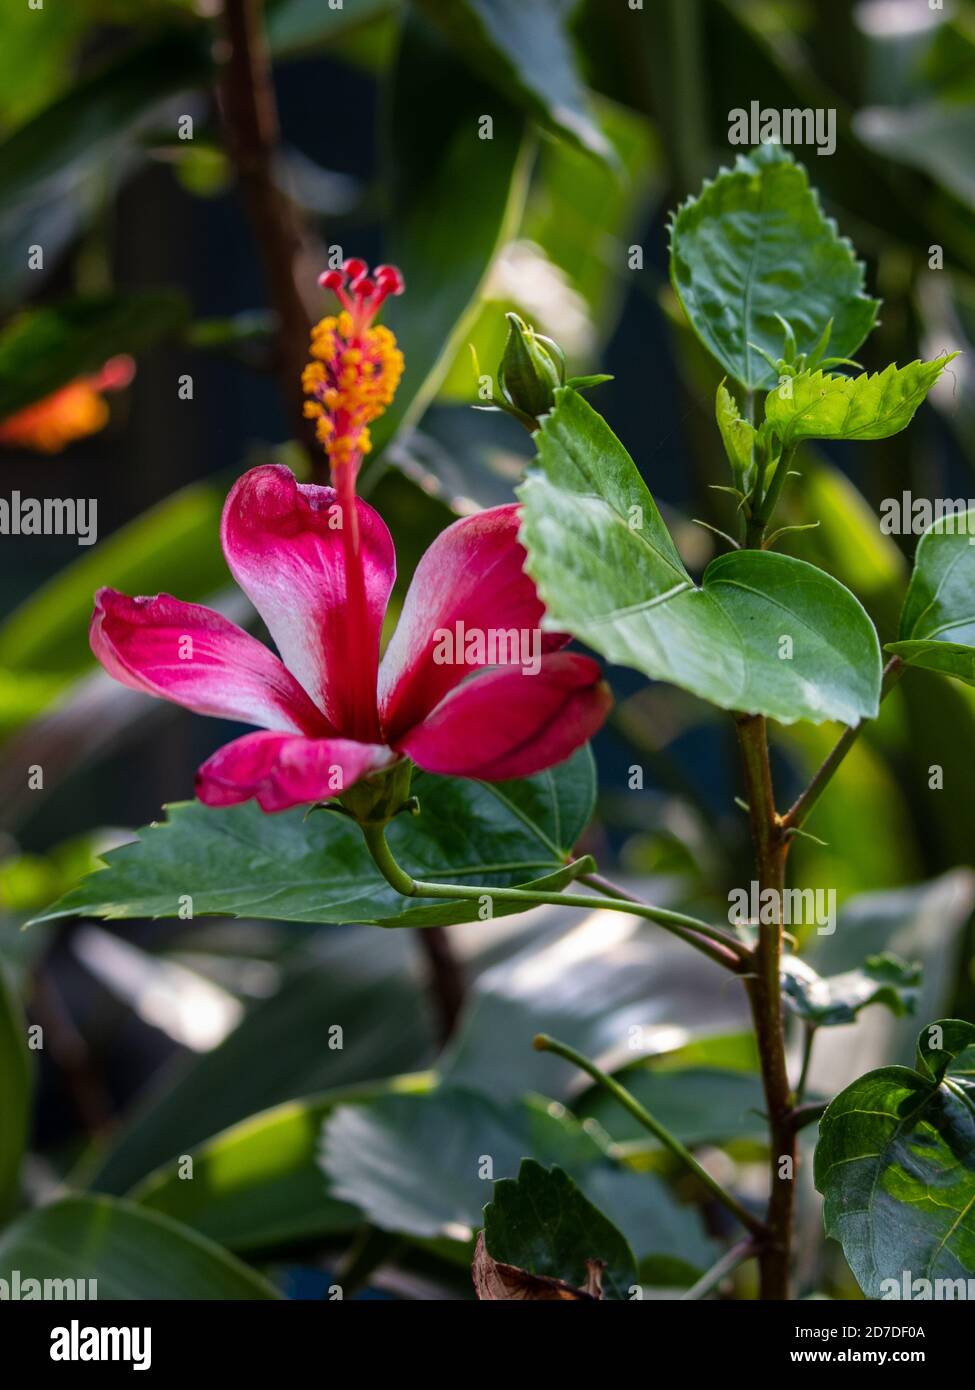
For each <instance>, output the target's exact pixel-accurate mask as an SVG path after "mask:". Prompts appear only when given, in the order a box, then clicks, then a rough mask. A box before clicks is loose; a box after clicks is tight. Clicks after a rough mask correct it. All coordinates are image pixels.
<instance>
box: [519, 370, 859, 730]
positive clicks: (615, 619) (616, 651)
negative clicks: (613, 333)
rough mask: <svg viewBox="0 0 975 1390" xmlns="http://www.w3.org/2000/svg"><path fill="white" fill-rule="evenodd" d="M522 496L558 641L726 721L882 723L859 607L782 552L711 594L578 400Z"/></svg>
mask: <svg viewBox="0 0 975 1390" xmlns="http://www.w3.org/2000/svg"><path fill="white" fill-rule="evenodd" d="M557 401H558V404H557V407H556V409H555V410H554V411H553V412H552V413H551V414H550V415H549V416H547V417H546V419H545V421H544V424H543V426H542V429H541V430H540V431H539V433H538V435H537V436H536V438H537V441H538V464H539V465H540V467H539V468H538V469H535V470H533V471H532V472H530V473H529V475H528V478H527V479H526V481H525V483H524V484H523V485H522V487H521V488H520V489H519V497H520V499H521V501H522V503H523V507H524V512H523V523H522V529H521V540H522V544H523V545H524V546H525V548H526V550H527V551H528V560H527V563H526V568H527V570H528V572H529V574H531V576H532V578H533V579H534V580H535V583H536V584H537V586H538V591H539V593H540V595H541V597H542V599H543V600H544V602H545V605H546V608H547V611H548V621H549V622H550V623H551V624H552V627H553V628H559V629H562V630H565V631H568V632H571V633H572V635H573V636H575V637H578V638H579V639H580V640H581V641H584V642H586V643H587V644H588V645H589V646H590V647H592V648H594V649H595V650H596V651H598V652H599V653H601V655H603V656H604V657H606V658H607V660H609V661H613V662H617V663H619V664H620V665H623V666H632V667H634V668H635V669H636V670H638V671H642V672H643V674H644V675H646V676H649V677H650V678H651V679H654V680H666V681H670V682H671V683H672V684H674V685H678V686H681V687H682V688H683V689H685V690H690V691H692V692H693V693H694V694H695V695H700V696H701V697H702V698H704V699H705V700H709V701H710V702H711V703H712V704H716V705H719V706H720V707H721V708H723V709H734V710H744V711H748V712H750V713H754V714H765V715H768V716H770V717H772V718H774V719H778V720H781V721H782V722H783V723H786V724H789V723H792V722H794V721H795V720H797V719H808V720H811V721H812V722H813V723H816V724H818V723H822V722H823V721H824V720H827V719H838V720H842V721H843V722H844V723H846V724H854V723H856V722H857V721H858V720H860V719H864V718H873V717H875V716H876V713H877V706H878V700H879V693H880V675H881V662H880V648H879V644H878V642H877V635H876V632H875V631H874V628H873V624H872V623H871V621H870V619H869V618H868V617H867V614H866V613H865V612H864V610H863V608H862V606H861V605H860V603H859V602H858V601H857V599H856V598H854V596H853V595H852V594H851V593H850V592H849V590H848V589H845V588H844V587H843V585H842V584H840V583H838V582H837V580H835V579H833V578H831V576H830V575H828V574H826V573H825V572H824V571H822V570H818V569H816V568H815V567H814V566H812V565H807V564H805V563H803V562H802V561H800V560H794V559H791V558H789V557H788V556H785V555H779V554H774V553H773V552H771V551H756V550H747V551H746V550H741V551H734V552H733V553H731V554H727V555H720V556H719V557H718V558H717V559H715V560H713V561H712V562H711V564H710V565H709V566H708V568H707V570H706V571H705V573H704V576H703V579H702V581H701V584H700V586H696V585H695V584H694V583H693V581H692V580H691V578H690V576H689V575H688V573H687V571H686V569H685V568H684V565H683V563H682V561H681V559H680V556H679V555H678V553H677V550H676V548H675V546H674V543H673V540H672V539H671V537H670V534H669V532H668V531H667V528H666V527H665V525H664V523H663V520H662V518H661V516H660V513H659V511H658V510H657V507H656V504H655V502H654V500H653V498H652V497H651V495H650V492H649V491H648V489H647V487H646V484H645V483H644V482H643V479H642V478H641V477H640V475H639V473H638V472H637V470H636V467H635V465H634V463H633V460H632V459H631V458H630V456H629V454H627V452H626V450H625V449H624V448H623V446H622V444H621V443H620V442H619V440H618V439H617V438H616V436H615V435H614V434H613V432H612V431H611V430H610V428H609V426H608V425H607V424H606V422H605V421H604V420H603V419H602V418H601V417H600V416H599V415H597V413H596V412H595V411H594V410H593V409H592V407H591V406H589V405H588V404H587V403H586V402H585V401H584V400H583V399H582V398H581V397H580V396H578V395H576V394H575V393H573V392H572V391H569V390H562V391H560V392H558V393H557Z"/></svg>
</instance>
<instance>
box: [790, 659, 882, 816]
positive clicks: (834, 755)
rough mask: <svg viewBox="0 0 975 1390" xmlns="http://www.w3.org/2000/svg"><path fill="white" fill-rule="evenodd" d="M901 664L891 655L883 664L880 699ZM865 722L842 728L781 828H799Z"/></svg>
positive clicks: (854, 741) (862, 720)
mask: <svg viewBox="0 0 975 1390" xmlns="http://www.w3.org/2000/svg"><path fill="white" fill-rule="evenodd" d="M904 669H905V667H904V663H903V661H902V660H901V658H900V657H899V656H892V657H891V658H890V660H889V661H888V662H887V665H886V666H885V667H884V677H883V683H882V685H881V687H880V698H881V700H883V699H885V698H886V697H887V695H888V694H889V692H890V691H891V690H892V689H893V687H894V686H895V685H896V684H897V682H898V681H899V680H900V678H901V676H902V675H903V674H904ZM866 723H867V721H866V720H865V719H861V721H860V723H859V724H851V725H850V727H849V728H848V729H845V730H844V731H843V733H842V734H841V735H840V737H839V739H838V740H837V741H836V743H835V744H834V746H833V748H832V750H831V751H830V752H829V753H828V754H827V756H826V757H825V758H824V760H823V762H822V763H821V765H820V767H819V768H818V770H817V771H816V772H815V774H814V775H813V778H812V780H811V782H810V783H809V785H808V787H807V788H806V790H805V791H804V792H803V793H802V795H801V796H799V797H798V798H797V799H796V801H795V802H794V803H793V804H792V806H791V807H790V808H789V810H788V811H786V813H785V815H784V816H783V817H782V828H783V829H784V830H798V829H799V828H800V826H801V825H802V824H803V822H804V821H805V820H806V818H807V817H808V815H809V812H810V811H811V810H812V808H813V807H814V806H815V804H816V802H817V801H818V800H819V798H820V797H821V796H822V794H823V792H824V791H825V790H826V788H827V787H828V786H829V784H830V782H831V780H832V778H833V775H834V773H835V772H836V770H837V768H838V767H839V765H840V763H841V762H842V761H843V759H844V758H845V757H846V755H847V753H849V751H850V749H851V748H852V747H853V745H854V743H856V741H857V739H858V738H859V736H860V731H861V730H862V729H863V727H864V725H865V724H866Z"/></svg>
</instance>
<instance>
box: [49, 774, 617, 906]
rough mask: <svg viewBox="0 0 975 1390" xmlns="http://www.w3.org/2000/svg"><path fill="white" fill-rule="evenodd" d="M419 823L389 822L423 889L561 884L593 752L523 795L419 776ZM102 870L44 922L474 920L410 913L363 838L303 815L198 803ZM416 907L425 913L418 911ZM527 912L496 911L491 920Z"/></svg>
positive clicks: (535, 781)
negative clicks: (184, 917) (185, 913)
mask: <svg viewBox="0 0 975 1390" xmlns="http://www.w3.org/2000/svg"><path fill="white" fill-rule="evenodd" d="M413 791H414V793H415V794H416V795H417V796H418V797H419V800H420V814H419V815H417V816H400V817H398V818H397V819H396V820H394V821H393V822H391V824H390V827H389V831H388V839H389V842H390V846H391V848H392V850H393V854H394V855H395V856H396V858H397V860H398V861H399V862H400V863H401V864H402V865H403V867H404V868H405V869H406V870H407V872H408V873H410V874H412V875H413V876H414V877H415V878H423V879H426V880H428V881H431V880H432V881H439V882H450V881H451V880H458V881H459V882H461V883H471V882H474V883H484V884H487V885H488V886H491V885H497V886H503V885H510V884H517V883H521V884H523V883H527V882H532V883H542V882H544V886H545V888H546V889H552V888H558V887H560V886H562V885H564V883H565V882H566V881H567V880H566V876H565V872H564V865H565V862H566V860H567V859H568V858H569V857H570V854H571V849H572V846H573V844H574V843H575V841H576V839H577V838H578V836H579V835H580V834H581V833H582V831H583V829H584V828H585V825H586V823H587V821H588V820H589V816H590V815H591V813H592V804H593V794H594V771H593V763H592V755H591V754H590V752H589V749H588V748H583V749H581V750H580V751H579V752H578V753H576V754H575V755H574V756H573V757H572V758H570V759H569V760H568V762H565V763H562V764H561V766H559V767H556V768H552V769H550V770H549V771H548V772H543V773H539V774H538V776H536V777H530V778H526V779H524V780H520V781H515V782H496V783H490V784H488V783H486V782H472V781H467V780H464V779H462V778H451V777H432V776H430V775H428V774H425V773H418V774H417V775H416V776H415V777H414V781H413ZM168 811H169V819H168V820H167V821H165V822H164V823H163V824H161V825H160V824H156V825H153V826H149V827H147V828H145V829H143V830H142V831H141V832H140V838H139V839H138V840H137V841H136V842H135V843H134V844H129V845H123V846H122V847H121V848H120V849H117V850H112V851H111V852H110V853H109V854H107V855H106V856H105V862H106V865H107V867H106V868H104V869H100V870H99V871H98V872H97V873H94V874H91V875H89V877H88V878H86V879H84V880H83V881H82V883H81V884H79V886H78V887H77V888H75V889H74V890H73V891H72V892H70V893H68V894H67V895H66V896H65V897H63V898H61V899H60V900H59V901H58V902H57V903H55V904H54V905H53V906H52V907H51V908H49V909H48V910H47V911H46V912H45V913H43V914H41V916H40V917H38V918H36V919H35V920H37V921H46V920H53V919H54V918H57V917H74V916H79V915H80V916H88V917H105V918H109V919H117V918H124V917H176V916H178V915H179V913H180V903H181V901H182V899H183V895H184V894H187V893H188V894H190V895H191V897H192V899H193V912H194V915H195V916H197V917H200V916H204V915H212V914H214V913H218V914H220V915H226V916H231V917H239V916H246V917H263V918H271V919H273V920H275V921H279V922H281V921H283V922H367V923H376V924H378V925H379V926H387V927H391V926H434V925H436V924H444V923H448V922H467V921H474V920H476V919H477V916H478V911H479V904H478V902H477V899H471V900H469V901H460V900H458V901H446V902H435V903H432V904H431V903H429V902H428V903H426V904H423V905H413V904H412V900H410V899H407V898H403V897H401V896H400V895H399V894H398V893H397V892H396V891H395V890H394V889H393V888H391V887H390V886H389V884H388V883H387V882H386V880H385V879H384V878H383V877H382V876H381V875H380V873H379V871H378V869H377V868H376V867H375V865H374V864H373V862H372V860H371V858H370V857H369V854H368V851H367V850H366V847H365V843H364V841H363V838H362V832H361V831H360V830H359V827H358V826H357V825H356V824H354V822H352V821H351V820H348V819H347V818H346V817H343V816H338V815H335V814H334V813H332V812H329V811H318V812H315V813H313V814H311V815H308V814H307V808H304V807H298V808H296V809H295V810H294V811H285V812H282V813H281V814H279V815H273V816H269V815H265V814H264V812H263V811H261V810H260V808H259V807H258V806H256V805H255V804H253V803H246V804H244V805H240V806H231V807H226V808H222V809H220V810H215V809H213V808H211V807H207V806H203V805H202V804H201V803H200V802H198V801H183V802H178V803H176V804H175V805H173V806H170V807H169V808H168ZM417 901H419V900H417ZM506 910H508V911H521V910H523V906H522V905H521V904H518V903H505V904H501V903H498V904H497V905H496V915H498V916H501V915H503V914H504V912H505V911H506Z"/></svg>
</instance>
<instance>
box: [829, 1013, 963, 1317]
mask: <svg viewBox="0 0 975 1390" xmlns="http://www.w3.org/2000/svg"><path fill="white" fill-rule="evenodd" d="M816 1187H817V1188H818V1190H819V1191H820V1192H821V1193H822V1194H823V1197H824V1199H825V1205H824V1218H825V1222H826V1233H827V1235H831V1236H834V1237H835V1238H836V1239H837V1240H838V1241H839V1242H840V1243H841V1244H842V1246H843V1253H844V1254H845V1255H846V1258H847V1261H848V1263H849V1265H850V1268H851V1269H852V1270H853V1273H854V1274H855V1276H856V1278H857V1282H858V1283H859V1285H860V1287H861V1288H862V1289H863V1292H864V1293H865V1294H866V1296H867V1297H868V1298H881V1297H884V1296H890V1294H891V1289H892V1286H891V1284H890V1283H888V1281H893V1288H896V1289H897V1290H900V1288H901V1285H902V1280H903V1279H904V1277H905V1275H906V1276H907V1277H908V1278H909V1279H910V1280H911V1281H913V1280H915V1279H929V1280H936V1279H948V1280H952V1279H959V1278H966V1277H967V1278H971V1277H972V1276H973V1275H975V1026H973V1025H972V1024H970V1023H964V1022H961V1021H960V1020H958V1019H942V1020H941V1021H940V1022H939V1023H936V1024H932V1025H931V1026H930V1027H928V1028H926V1029H924V1031H923V1032H922V1033H921V1035H920V1037H919V1039H918V1058H917V1070H915V1071H911V1070H910V1069H909V1068H907V1067H883V1068H881V1069H880V1070H879V1071H872V1072H868V1073H867V1075H866V1076H861V1077H860V1079H859V1080H858V1081H854V1083H853V1084H852V1086H848V1087H847V1088H846V1090H845V1091H842V1092H841V1093H840V1095H838V1096H837V1097H836V1099H835V1100H834V1101H833V1102H832V1104H831V1105H830V1107H829V1109H828V1110H827V1111H826V1113H825V1115H824V1116H823V1118H822V1121H821V1122H820V1130H819V1143H818V1145H817V1147H816ZM895 1296H897V1297H900V1296H901V1295H900V1293H897V1294H896V1295H895ZM929 1296H930V1295H929ZM942 1296H944V1295H942Z"/></svg>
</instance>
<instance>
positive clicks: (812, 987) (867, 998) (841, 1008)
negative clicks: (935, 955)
mask: <svg viewBox="0 0 975 1390" xmlns="http://www.w3.org/2000/svg"><path fill="white" fill-rule="evenodd" d="M922 975H923V972H922V969H921V967H920V965H917V964H911V963H909V962H908V961H906V960H901V958H900V957H899V956H895V955H893V954H892V953H891V952H889V951H885V952H883V954H882V955H878V956H868V957H867V959H866V960H865V961H864V962H863V964H862V965H861V966H859V967H858V968H857V969H856V970H847V971H846V972H845V973H844V974H842V975H829V976H826V977H825V978H824V977H823V976H822V975H820V974H819V972H818V971H816V970H814V969H813V968H812V966H811V965H808V964H807V963H806V962H805V961H802V960H799V959H798V958H796V957H795V956H790V957H788V958H787V959H786V960H785V961H784V962H783V968H782V992H783V995H784V996H785V1001H786V1003H787V1004H788V1006H789V1008H790V1009H792V1011H793V1013H797V1014H798V1015H799V1017H800V1018H804V1019H805V1020H806V1021H807V1022H808V1023H812V1024H815V1025H816V1027H822V1026H824V1025H825V1026H831V1025H834V1024H838V1023H853V1022H854V1021H855V1020H856V1016H857V1014H858V1013H859V1012H860V1010H861V1009H865V1008H867V1006H868V1005H870V1004H883V1005H885V1006H886V1007H887V1008H888V1009H889V1010H890V1011H891V1013H892V1014H893V1015H894V1017H895V1018H902V1017H903V1016H904V1015H905V1014H912V1013H914V1011H915V1009H916V1008H917V1001H918V996H919V994H920V990H921V979H922Z"/></svg>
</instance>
